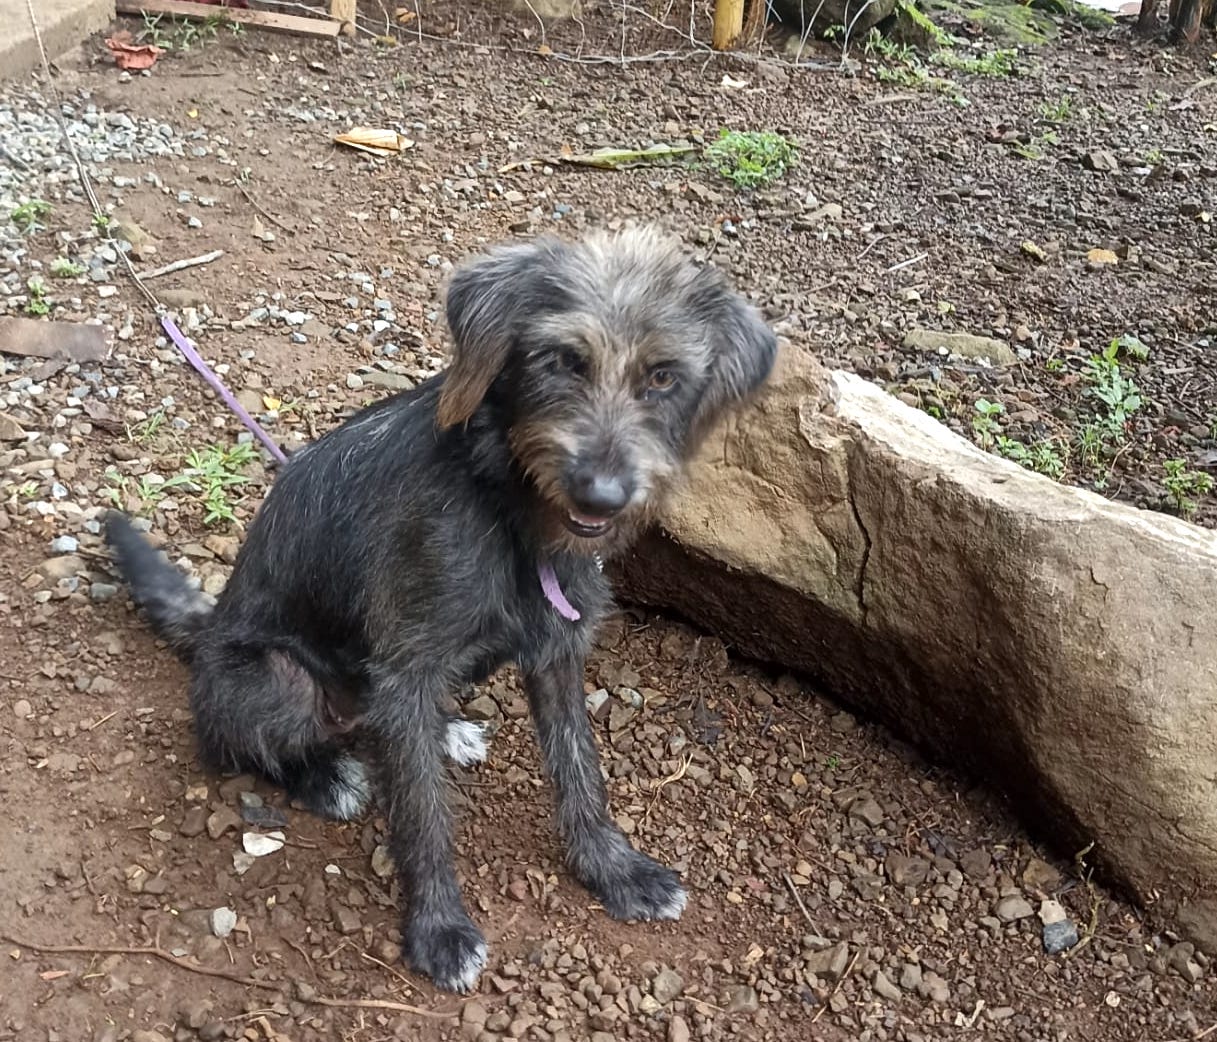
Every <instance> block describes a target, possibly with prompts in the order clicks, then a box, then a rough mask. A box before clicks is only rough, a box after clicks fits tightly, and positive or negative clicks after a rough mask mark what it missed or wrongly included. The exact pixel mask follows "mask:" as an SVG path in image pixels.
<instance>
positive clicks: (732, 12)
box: [710, 0, 744, 51]
mask: <svg viewBox="0 0 1217 1042" xmlns="http://www.w3.org/2000/svg"><path fill="white" fill-rule="evenodd" d="M743 30H744V0H716V2H715V4H714V30H713V35H712V38H711V41H710V42H711V44H712V45H713V47H714V49H715V50H716V51H725V50H729V49H730V47H731V45H732V44H733V43H735V41H736V40H738V39H739V35H740V33H741V32H743Z"/></svg>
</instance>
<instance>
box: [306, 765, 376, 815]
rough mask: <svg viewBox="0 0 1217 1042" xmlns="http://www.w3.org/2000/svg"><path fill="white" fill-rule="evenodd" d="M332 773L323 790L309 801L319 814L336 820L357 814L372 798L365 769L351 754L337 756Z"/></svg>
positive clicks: (361, 811)
mask: <svg viewBox="0 0 1217 1042" xmlns="http://www.w3.org/2000/svg"><path fill="white" fill-rule="evenodd" d="M333 766H334V770H333V775H332V776H331V777H330V778H329V779H327V784H326V786H325V788H324V790H323V791H320V792H318V793H317V796H316V798H315V800H313V801H312V803H313V809H314V810H316V811H317V813H318V814H322V815H324V816H325V817H327V818H334V819H335V820H336V821H350V820H352V819H353V818H357V817H359V815H360V814H362V813H363V811H364V808H366V807H367V805H368V804H369V803H370V802H371V799H372V785H371V782H370V781H369V780H368V771H367V768H366V767H364V765H363V764H362V763H360V761H359V760H357V759H355V757H353V756H345V755H344V756H340V757H339V758H338V759H336V760H335V761H334V765H333Z"/></svg>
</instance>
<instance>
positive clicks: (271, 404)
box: [262, 394, 283, 412]
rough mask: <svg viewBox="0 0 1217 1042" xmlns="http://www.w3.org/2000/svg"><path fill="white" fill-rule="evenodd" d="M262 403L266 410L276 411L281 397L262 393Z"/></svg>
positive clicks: (280, 402)
mask: <svg viewBox="0 0 1217 1042" xmlns="http://www.w3.org/2000/svg"><path fill="white" fill-rule="evenodd" d="M262 404H263V405H264V406H265V407H266V411H267V412H278V411H279V407H280V406H281V405H282V404H283V399H282V398H275V397H273V396H271V395H269V394H264V395H262Z"/></svg>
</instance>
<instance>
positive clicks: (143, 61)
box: [106, 29, 165, 72]
mask: <svg viewBox="0 0 1217 1042" xmlns="http://www.w3.org/2000/svg"><path fill="white" fill-rule="evenodd" d="M106 46H107V47H109V48H110V53H111V54H113V55H114V60H115V61H116V62H117V63H118V67H119V68H120V69H131V70H134V71H137V72H138V71H140V70H142V69H151V68H152V66H154V65H155V64H156V60H157V58H159V57H160V56H161V55H162V54H164V53H165V52H164V50H163V49H162V48H160V47H155V46H153V45H152V44H150V43H141V44H137V43H136V42H135V37H133V36H132V35H131V34H130V33H129V32H127V31H126V30H125V29H124V30H123V31H122V32H118V33H115V34H114V35H113V36H110V37H107V38H106Z"/></svg>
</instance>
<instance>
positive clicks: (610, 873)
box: [524, 658, 687, 919]
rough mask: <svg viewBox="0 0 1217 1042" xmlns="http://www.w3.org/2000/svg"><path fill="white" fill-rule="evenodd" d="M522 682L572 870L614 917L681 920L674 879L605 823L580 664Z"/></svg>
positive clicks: (532, 673)
mask: <svg viewBox="0 0 1217 1042" xmlns="http://www.w3.org/2000/svg"><path fill="white" fill-rule="evenodd" d="M524 682H525V687H526V689H527V692H528V701H529V705H530V707H531V709H532V715H533V719H534V721H535V722H536V727H537V738H538V740H539V741H540V743H541V753H542V756H543V757H544V760H545V769H546V771H547V772H548V774H549V776H550V778H551V780H552V781H553V784H554V788H555V789H556V790H557V801H558V828H559V830H560V832H561V833H562V838H563V840H564V841H565V843H566V856H567V862H568V863H569V865H570V867H571V871H572V872H573V873H574V874H575V877H576V878H577V879H578V880H579V881H580V882H581V883H582V884H583V885H584V886H586V887H587V888H588V889H589V890H590V891H591V892H592V893H593V894H595V895H596V897H597V898H599V900H600V902H601V903H602V904H603V905H604V907H605V910H606V911H607V912H608V913H609V915H611V916H613V917H614V918H617V919H678V918H680V913H681V912H682V911H684V907H685V901H686V896H687V895H686V894H685V891H684V889H683V888H682V887H681V885H680V881H679V879H678V877H677V875H676V873H675V872H673V871H671V870H670V869H668V868H665V867H664V866H663V865H660V864H658V863H657V862H655V861H652V860H651V859H650V858H649V857H647V856H646V855H645V854H640V853H639V852H638V851H636V850H634V849H633V848H632V847H631V846H630V843H629V840H627V839H626V838H625V834H624V833H623V832H622V831H621V829H619V828H618V827H617V825H616V824H615V823H614V822H613V820H612V819H611V818H610V817H609V812H608V797H607V793H606V791H605V787H604V779H603V777H602V776H601V774H600V756H599V753H598V752H597V750H596V739H595V736H594V735H593V734H592V727H591V722H590V721H589V720H588V716H587V707H586V705H585V703H584V698H583V661H582V659H581V658H580V659H572V660H568V661H562V662H559V663H557V664H556V665H551V666H549V667H547V668H544V669H530V670H526V671H525V676H524Z"/></svg>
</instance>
